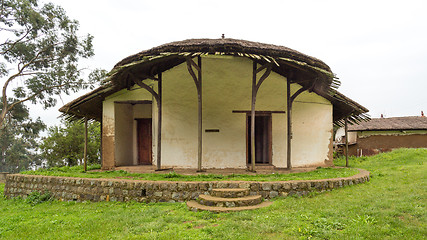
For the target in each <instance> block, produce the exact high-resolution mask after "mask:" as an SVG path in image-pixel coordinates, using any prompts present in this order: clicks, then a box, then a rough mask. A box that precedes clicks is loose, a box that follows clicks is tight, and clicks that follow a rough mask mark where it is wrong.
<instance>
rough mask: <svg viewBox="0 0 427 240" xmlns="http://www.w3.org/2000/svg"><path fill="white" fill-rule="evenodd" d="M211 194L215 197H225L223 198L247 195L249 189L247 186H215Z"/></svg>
mask: <svg viewBox="0 0 427 240" xmlns="http://www.w3.org/2000/svg"><path fill="white" fill-rule="evenodd" d="M211 195H212V196H214V197H223V198H237V197H245V196H248V195H249V189H247V188H214V189H212V191H211Z"/></svg>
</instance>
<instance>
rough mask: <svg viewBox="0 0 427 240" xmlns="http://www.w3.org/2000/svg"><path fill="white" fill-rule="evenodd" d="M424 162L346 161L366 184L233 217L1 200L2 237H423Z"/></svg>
mask: <svg viewBox="0 0 427 240" xmlns="http://www.w3.org/2000/svg"><path fill="white" fill-rule="evenodd" d="M426 161H427V149H411V150H409V149H399V150H396V151H393V152H391V153H385V154H380V155H377V156H373V157H368V158H365V157H364V158H358V159H355V158H351V159H350V165H351V166H352V167H358V168H364V169H367V170H368V171H370V172H371V173H372V175H371V181H370V182H368V183H366V184H360V185H353V186H348V187H345V188H342V189H338V190H334V191H331V192H326V193H321V194H313V195H310V196H308V197H289V198H278V199H276V200H274V203H273V205H272V206H270V207H268V208H264V209H258V210H254V211H246V212H237V213H221V214H213V213H209V212H197V213H195V212H190V211H188V210H187V208H186V206H185V204H184V203H156V204H139V203H134V202H132V203H118V202H98V203H89V202H84V203H75V202H59V201H50V202H44V203H39V204H35V205H32V204H29V203H27V202H26V201H25V200H20V199H15V200H6V199H4V198H2V197H0V238H3V239H426V238H427V224H426V222H427V221H426V220H427V219H426V216H427V214H426V203H427V201H426V200H427V181H426V180H427V174H426V172H427V167H426V164H425V163H426ZM343 163H344V161H343V160H342V159H339V160H338V161H337V162H336V164H337V165H343ZM3 187H4V184H2V185H0V191H2V190H3Z"/></svg>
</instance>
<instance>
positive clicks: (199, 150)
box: [197, 56, 203, 172]
mask: <svg viewBox="0 0 427 240" xmlns="http://www.w3.org/2000/svg"><path fill="white" fill-rule="evenodd" d="M197 63H198V64H197V65H198V66H199V71H198V84H199V86H198V91H197V97H198V108H199V109H198V110H199V111H198V122H199V144H198V158H197V171H198V172H202V151H203V149H202V147H203V135H202V134H203V118H202V117H203V115H202V58H201V57H200V56H198V57H197Z"/></svg>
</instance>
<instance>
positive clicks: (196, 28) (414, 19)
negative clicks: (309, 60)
mask: <svg viewBox="0 0 427 240" xmlns="http://www.w3.org/2000/svg"><path fill="white" fill-rule="evenodd" d="M46 2H47V1H46ZM52 2H53V3H55V4H57V5H60V6H62V7H63V8H64V9H65V10H66V12H67V14H68V16H70V17H71V18H74V19H76V20H78V21H79V22H80V33H81V34H82V35H84V34H87V33H90V34H91V35H93V36H94V37H95V39H94V48H95V57H93V58H91V59H89V60H85V61H84V62H82V66H84V67H88V68H90V69H94V68H103V69H106V70H108V71H109V70H111V69H112V67H113V66H114V64H115V63H117V62H119V61H120V60H121V59H123V58H125V57H127V56H129V55H132V54H134V53H137V52H139V51H142V50H146V49H149V48H152V47H155V46H158V45H161V44H164V43H168V42H172V41H179V40H185V39H190V38H220V37H221V34H225V37H227V38H235V39H244V40H249V41H256V42H262V43H270V44H276V45H282V46H286V47H289V48H292V49H295V50H297V51H300V52H302V53H305V54H307V55H310V56H313V57H316V58H319V59H321V60H323V61H324V62H325V63H326V64H328V65H329V66H330V67H331V69H332V71H333V72H334V73H335V74H336V75H337V76H338V77H339V78H340V80H341V87H340V88H339V91H341V92H342V93H343V94H345V95H346V96H348V97H350V98H351V99H353V100H355V101H356V102H358V103H360V104H362V105H363V106H365V107H367V108H368V109H369V110H370V115H371V116H372V117H379V116H380V115H381V114H384V116H386V117H395V116H419V115H420V113H421V111H422V110H423V111H424V112H426V113H427V1H425V0H420V1H415V0H405V1H393V0H388V1H382V0H381V1H380V0H367V1H365V0H358V1H342V0H329V1H328V0H323V1H319V0H312V1H309V0H299V1H295V0H292V1H288V0H280V1H269V0H264V1H251V0H244V1H240V0H239V1H233V0H225V1H224V0H214V1H202V0H192V1H186V0H180V1H176V0H175V1H162V0H150V1H145V0H142V1H136V0H135V1H131V0H53V1H52ZM83 93H84V92H83ZM83 93H81V94H83ZM79 95H80V94H78V95H73V96H63V97H62V99H63V101H64V103H66V102H68V101H70V100H72V99H74V98H76V97H78V96H79ZM60 106H62V102H61V101H60V102H59V104H58V106H57V107H55V108H52V109H49V110H47V111H46V112H40V111H39V110H37V111H34V110H33V111H32V112H33V114H34V115H41V116H42V119H43V120H44V121H45V122H46V123H48V124H57V123H58V120H56V117H57V116H59V112H58V111H57V109H58V108H59V107H60ZM32 109H37V108H35V107H32ZM36 112H37V114H36Z"/></svg>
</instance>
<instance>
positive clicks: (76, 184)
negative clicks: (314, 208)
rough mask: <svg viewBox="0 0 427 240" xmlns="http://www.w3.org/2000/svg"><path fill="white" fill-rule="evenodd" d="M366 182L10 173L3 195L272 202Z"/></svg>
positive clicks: (361, 177)
mask: <svg viewBox="0 0 427 240" xmlns="http://www.w3.org/2000/svg"><path fill="white" fill-rule="evenodd" d="M367 181H369V172H368V171H366V170H362V169H359V173H358V174H356V175H354V176H351V177H347V178H335V179H322V180H300V181H277V182H254V181H205V182H181V181H175V182H173V181H143V180H125V179H119V180H118V179H94V178H72V177H52V176H36V175H21V174H9V175H8V176H7V177H6V185H5V189H4V194H5V195H6V196H7V197H12V198H13V197H23V198H26V197H27V196H28V195H29V194H30V193H31V192H34V191H39V192H45V191H49V192H50V193H51V194H52V195H53V196H54V197H55V198H56V199H59V200H64V201H138V202H183V201H188V200H195V199H197V198H198V196H199V195H201V194H208V193H209V192H210V191H211V190H212V189H215V188H248V189H249V191H250V192H249V194H250V195H261V196H262V197H263V198H264V199H271V198H274V197H277V196H284V197H286V196H290V195H299V196H302V195H306V194H308V193H310V192H314V191H315V192H323V191H330V190H332V189H335V188H340V187H344V186H348V185H354V184H359V183H364V182H367Z"/></svg>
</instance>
